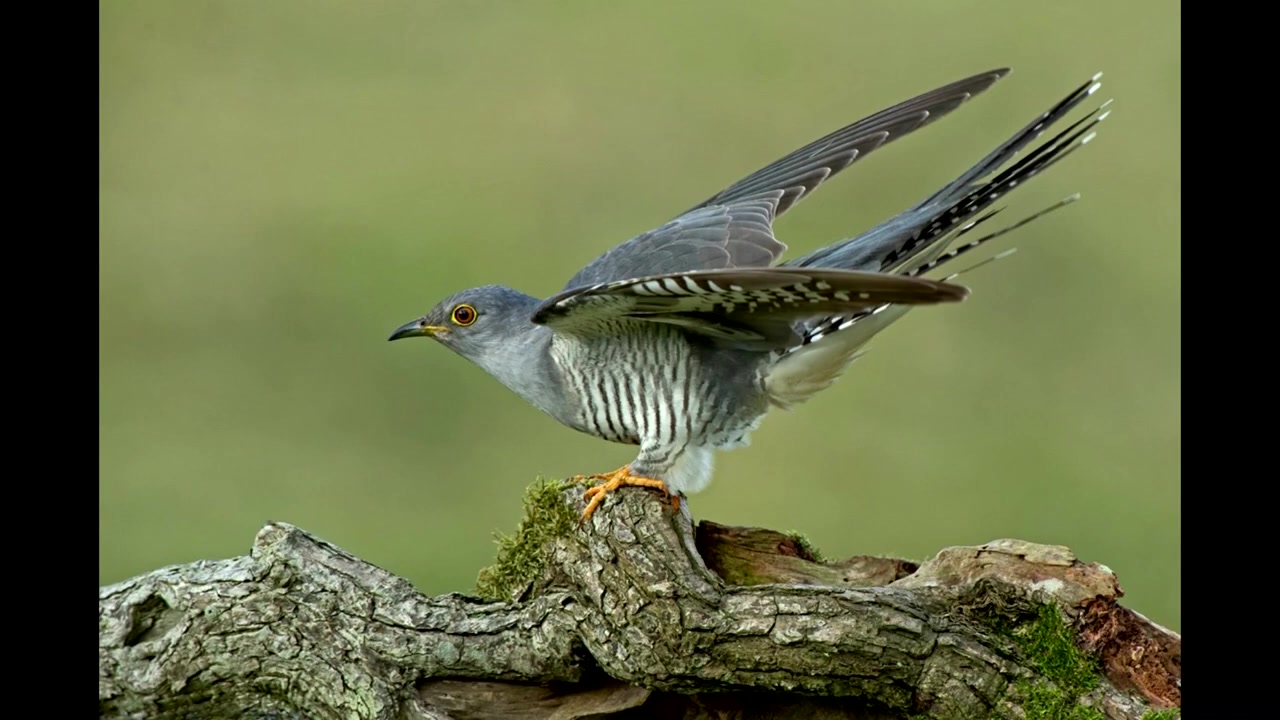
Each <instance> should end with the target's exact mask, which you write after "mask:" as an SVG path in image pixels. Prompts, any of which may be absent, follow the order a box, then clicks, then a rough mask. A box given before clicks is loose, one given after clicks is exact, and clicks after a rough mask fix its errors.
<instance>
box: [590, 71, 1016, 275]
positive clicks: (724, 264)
mask: <svg viewBox="0 0 1280 720" xmlns="http://www.w3.org/2000/svg"><path fill="white" fill-rule="evenodd" d="M1008 73H1009V70H1008V68H1001V69H998V70H991V71H988V72H985V73H980V74H978V75H974V76H972V77H968V78H965V79H963V80H959V81H957V82H953V83H951V84H949V85H944V86H942V87H940V88H937V89H935V90H931V91H929V92H927V93H924V94H923V95H919V96H917V97H914V98H912V99H910V100H907V101H905V102H901V103H898V104H897V105H894V106H892V107H890V108H887V109H885V110H882V111H880V112H878V113H876V114H874V115H871V116H868V117H865V118H863V119H861V120H858V121H857V122H854V123H852V124H850V125H847V126H845V127H843V128H841V129H839V130H836V131H835V132H833V133H830V134H828V135H826V136H824V137H822V138H819V139H818V140H815V141H813V142H811V143H809V144H808V145H805V146H804V147H802V148H800V149H798V150H795V151H794V152H791V153H789V154H788V155H786V156H785V157H783V158H781V159H779V160H777V161H775V162H772V163H770V164H769V165H767V166H765V167H763V168H761V169H760V170H757V171H756V172H754V173H751V174H750V175H748V176H747V177H745V178H743V179H742V180H739V181H738V182H736V183H734V184H733V185H730V186H729V187H728V188H726V189H724V190H722V191H720V192H718V193H716V194H715V195H712V196H711V197H710V198H707V199H706V200H705V201H703V202H701V203H699V204H698V205H696V206H694V207H693V208H691V209H690V210H688V211H686V212H685V213H684V214H682V215H680V216H679V217H677V218H676V219H675V220H672V221H671V222H669V223H667V224H666V225H663V226H662V227H659V228H656V229H654V230H651V231H649V232H646V233H644V234H643V235H639V236H637V237H634V238H631V239H630V240H627V241H626V242H624V243H622V244H620V245H617V246H615V247H613V248H612V249H610V250H609V251H608V252H606V253H604V254H603V255H601V256H600V257H598V258H596V259H595V260H592V261H591V262H590V263H588V264H587V265H586V267H584V268H583V269H582V270H580V271H578V273H577V274H576V275H574V276H573V278H571V279H570V280H569V282H568V283H566V284H565V289H566V290H567V289H571V288H575V287H581V286H583V285H591V284H596V283H602V282H609V281H612V280H622V279H626V278H628V277H634V276H637V275H652V274H659V273H672V272H680V271H684V270H711V269H728V268H744V267H768V266H769V265H771V264H773V263H774V262H775V261H777V259H778V257H780V256H781V254H782V252H783V251H784V250H785V249H786V246H785V245H783V244H782V243H781V242H779V241H778V240H777V239H776V238H775V237H773V231H772V224H773V220H774V219H775V218H776V217H777V216H779V215H781V214H782V213H784V212H786V211H787V210H789V209H790V208H791V207H793V206H794V205H795V204H796V203H797V202H799V201H800V200H801V198H803V197H805V196H807V195H808V194H809V193H811V192H813V191H814V190H815V189H817V187H818V186H819V185H821V184H822V183H823V182H825V181H826V180H827V179H828V178H830V177H831V176H833V175H835V174H836V173H838V172H840V171H841V170H843V169H845V168H846V167H848V166H849V165H851V164H853V162H854V161H855V160H857V159H858V158H860V157H863V156H865V155H866V154H867V153H870V152H872V151H873V150H875V149H876V148H878V147H881V146H883V145H884V144H886V143H888V142H891V141H893V140H895V139H897V138H900V137H902V136H904V135H907V134H908V133H911V132H912V131H914V130H917V129H919V128H921V127H924V126H925V125H928V124H929V123H931V122H933V121H934V120H936V119H938V118H939V117H942V116H943V115H946V114H947V113H949V112H951V111H952V110H954V109H956V108H957V107H959V106H960V105H961V104H963V103H964V102H965V101H966V100H968V99H969V98H971V97H973V96H974V95H977V94H978V93H980V92H982V91H983V90H986V89H987V88H989V87H991V86H992V85H993V84H995V82H996V81H997V80H999V79H1000V78H1002V77H1004V76H1005V75H1007V74H1008ZM766 201H768V202H771V206H770V207H769V210H768V213H767V218H766V219H765V223H764V226H763V228H761V227H759V226H757V225H755V224H751V225H746V224H741V223H736V222H734V220H735V218H736V217H737V216H738V214H739V213H745V214H756V213H758V212H759V208H760V207H761V205H760V203H762V202H766ZM742 206H745V209H742ZM743 230H746V231H747V232H742V231H743Z"/></svg>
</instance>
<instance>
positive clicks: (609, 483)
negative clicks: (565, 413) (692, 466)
mask: <svg viewBox="0 0 1280 720" xmlns="http://www.w3.org/2000/svg"><path fill="white" fill-rule="evenodd" d="M571 480H572V481H573V482H583V481H587V480H599V481H603V482H602V484H600V485H593V486H591V487H589V488H587V490H586V492H584V493H583V495H582V499H584V500H586V501H587V507H586V509H585V510H583V511H582V517H581V518H579V519H578V524H579V525H581V524H583V523H585V522H586V521H587V520H589V519H591V516H592V515H593V514H595V511H596V508H598V507H600V504H601V503H603V502H604V499H605V497H606V496H607V495H608V494H609V493H611V492H613V491H615V490H617V489H618V488H620V487H623V486H626V485H630V486H633V487H647V488H653V489H654V490H660V491H661V492H662V494H663V495H665V496H666V498H667V499H668V500H669V501H670V502H671V506H672V508H674V509H675V510H679V509H680V496H679V495H675V494H672V492H671V491H670V490H669V489H668V488H667V484H666V483H664V482H663V481H661V480H654V479H652V478H646V477H639V476H637V475H632V474H631V468H630V467H629V466H626V465H624V466H622V467H620V468H618V469H617V470H614V471H613V472H608V473H600V474H596V475H575V476H573V478H571Z"/></svg>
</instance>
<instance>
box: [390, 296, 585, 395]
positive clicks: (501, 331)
mask: <svg viewBox="0 0 1280 720" xmlns="http://www.w3.org/2000/svg"><path fill="white" fill-rule="evenodd" d="M541 302H542V301H541V300H539V299H538V298H535V297H531V296H529V295H526V294H524V293H522V292H520V291H519V290H513V289H512V288H509V287H506V286H504V285H483V286H481V287H475V288H469V289H467V290H462V291H459V292H456V293H454V294H453V295H450V296H449V297H447V298H445V299H444V300H441V301H440V302H439V303H437V304H436V306H435V307H433V308H431V309H430V310H429V311H427V313H426V314H425V315H423V316H422V317H419V318H416V319H414V320H411V321H409V322H407V323H405V324H404V325H401V326H400V327H398V328H396V329H395V331H394V332H392V333H391V337H390V338H388V340H400V339H402V338H408V337H429V338H432V339H434V340H436V341H437V342H439V343H440V344H441V345H444V346H445V347H447V348H449V349H450V350H452V351H454V352H456V353H458V354H459V355H461V356H462V357H464V358H466V359H467V360H470V361H471V362H472V363H474V364H476V365H478V366H479V367H480V368H481V369H482V370H484V371H485V372H487V373H489V374H490V375H492V376H493V377H494V378H496V379H498V380H499V381H501V382H502V384H504V385H506V386H507V387H508V388H511V389H512V390H514V391H515V392H516V393H517V394H518V395H520V396H522V397H524V398H525V399H526V400H528V401H530V402H532V403H533V404H534V405H536V406H537V407H538V408H540V409H542V410H543V411H545V412H549V413H551V414H552V415H556V414H557V413H556V412H555V411H556V410H559V409H560V408H558V407H556V403H555V398H556V397H558V392H557V391H558V388H556V387H554V386H552V385H551V384H550V381H551V379H552V378H553V374H550V373H545V372H540V371H542V370H543V367H542V363H544V362H546V361H547V359H548V354H547V348H548V346H549V344H550V341H551V330H550V328H547V327H545V326H542V325H535V324H534V323H533V322H532V321H531V318H532V317H533V311H534V310H535V309H536V308H537V307H538V305H539V304H541Z"/></svg>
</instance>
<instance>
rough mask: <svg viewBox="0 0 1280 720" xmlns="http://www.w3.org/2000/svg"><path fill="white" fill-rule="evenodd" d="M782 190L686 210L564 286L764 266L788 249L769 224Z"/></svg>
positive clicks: (611, 252) (599, 260)
mask: <svg viewBox="0 0 1280 720" xmlns="http://www.w3.org/2000/svg"><path fill="white" fill-rule="evenodd" d="M785 194H786V193H785V191H781V190H775V191H772V192H766V193H761V194H759V195H756V196H754V197H748V198H742V199H740V200H738V201H737V202H735V203H733V204H732V205H714V206H711V207H705V208H698V209H696V210H691V211H689V212H687V213H685V214H684V215H681V216H680V217H678V218H676V219H675V220H672V221H671V222H669V223H667V224H666V225H663V226H662V227H660V228H657V229H654V230H650V231H649V232H647V233H645V234H643V235H640V236H637V237H634V238H632V239H630V240H628V241H627V242H625V243H622V244H621V245H618V246H615V247H614V248H612V249H610V250H609V251H608V252H606V253H605V254H603V255H601V256H600V257H598V258H596V259H595V260H594V261H592V262H591V264H589V265H587V266H586V267H584V268H583V269H581V270H579V271H578V273H577V274H576V275H574V276H573V278H571V279H570V280H569V282H568V284H566V285H565V289H566V290H568V289H572V288H580V287H583V286H585V285H596V284H599V283H604V282H609V281H612V280H623V279H627V278H633V277H639V276H641V275H651V274H654V273H661V272H677V271H681V270H690V269H702V268H720V269H724V268H741V267H768V266H769V265H772V264H773V263H774V262H776V261H777V259H778V258H779V257H780V256H781V255H782V253H783V251H784V250H786V249H787V246H786V245H784V244H782V243H781V242H779V241H778V239H777V238H775V237H774V236H773V227H772V226H773V218H774V215H775V214H776V209H777V207H778V203H779V201H780V200H781V199H782V198H783V197H784V195H785Z"/></svg>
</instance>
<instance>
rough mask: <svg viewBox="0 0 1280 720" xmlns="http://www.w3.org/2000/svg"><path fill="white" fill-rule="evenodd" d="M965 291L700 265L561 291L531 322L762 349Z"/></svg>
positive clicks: (915, 282)
mask: <svg viewBox="0 0 1280 720" xmlns="http://www.w3.org/2000/svg"><path fill="white" fill-rule="evenodd" d="M968 294H969V290H968V289H967V288H965V287H963V286H960V285H951V284H948V283H944V282H938V281H935V280H925V279H922V278H913V277H904V276H901V275H890V274H884V273H869V272H857V271H852V270H830V269H822V270H819V269H812V268H805V269H802V268H742V269H734V270H700V271H694V272H683V273H666V274H660V275H649V276H645V277H639V278H632V279H628V280H619V281H614V282H607V283H599V284H596V285H590V286H587V287H581V288H576V289H573V290H569V291H566V292H563V293H560V294H559V295H556V296H555V297H552V298H550V299H548V300H546V301H545V302H543V303H542V305H541V306H539V307H538V309H537V310H536V311H534V314H533V318H532V320H533V322H535V323H538V324H540V325H548V326H550V327H552V328H554V329H556V330H557V331H560V332H567V333H571V334H590V333H596V332H609V331H611V330H615V329H616V328H617V326H618V324H619V321H627V320H630V321H644V322H659V323H668V324H672V325H677V326H680V327H682V328H684V329H686V330H689V331H691V332H693V333H696V334H698V335H702V336H704V337H706V338H708V339H711V340H714V341H718V342H720V343H722V344H727V345H732V346H736V347H745V348H751V349H769V348H782V347H788V346H790V345H792V344H795V343H796V342H798V341H799V339H800V338H799V337H798V335H797V334H796V330H795V328H794V324H795V321H796V320H798V319H801V318H809V317H813V316H821V315H827V314H849V313H857V312H861V311H864V310H868V309H870V308H874V307H876V306H879V305H883V304H885V303H897V304H904V305H929V304H934V303H941V302H956V301H959V300H963V299H964V298H965V297H967V296H968Z"/></svg>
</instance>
